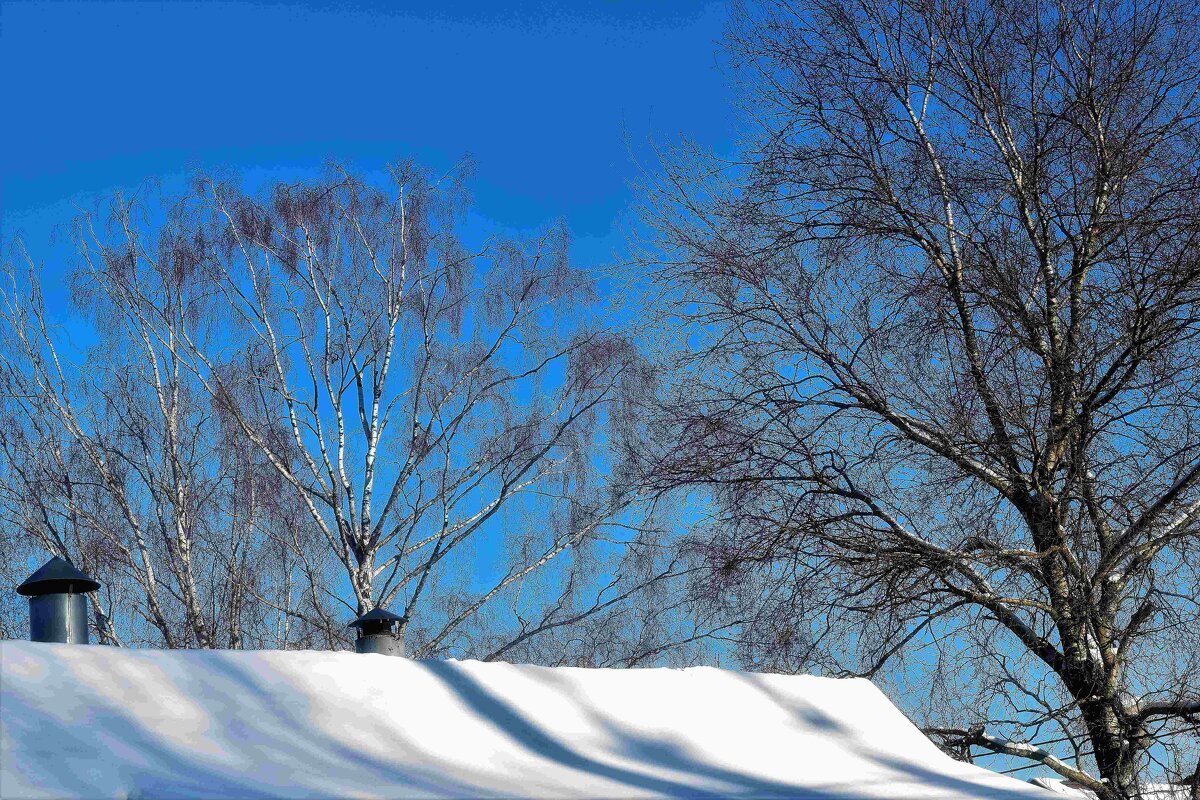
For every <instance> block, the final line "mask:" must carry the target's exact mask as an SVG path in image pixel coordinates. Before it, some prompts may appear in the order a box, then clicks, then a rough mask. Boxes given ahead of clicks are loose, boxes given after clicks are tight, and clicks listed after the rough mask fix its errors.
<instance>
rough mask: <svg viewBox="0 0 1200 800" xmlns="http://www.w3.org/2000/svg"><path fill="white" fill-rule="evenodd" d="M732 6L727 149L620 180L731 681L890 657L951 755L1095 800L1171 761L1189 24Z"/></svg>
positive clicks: (682, 154) (1192, 613)
mask: <svg viewBox="0 0 1200 800" xmlns="http://www.w3.org/2000/svg"><path fill="white" fill-rule="evenodd" d="M735 17H736V20H735V23H734V26H733V29H732V33H731V36H730V40H731V47H730V52H731V54H732V58H733V60H734V61H735V62H736V64H737V66H738V67H739V70H738V72H737V75H738V77H739V79H740V80H741V82H742V83H741V85H742V88H743V89H744V101H745V104H744V111H745V115H744V118H745V119H746V122H747V125H746V130H747V138H746V141H745V142H744V146H743V147H742V148H741V150H740V153H739V155H738V157H737V159H736V160H732V161H731V160H722V159H718V158H716V157H714V156H711V155H709V154H707V153H705V152H702V151H701V150H700V149H699V148H696V147H693V146H691V145H688V144H686V143H685V144H683V145H681V146H679V147H678V148H675V149H674V150H673V151H672V152H669V153H667V154H665V158H664V173H663V176H662V178H661V179H660V180H658V181H652V182H651V184H650V185H649V187H648V189H647V193H646V198H647V202H646V220H647V221H648V223H649V225H650V227H651V228H652V229H653V236H652V237H651V240H650V241H649V242H648V245H649V246H650V247H649V249H647V250H646V258H647V259H648V260H649V261H651V262H652V264H653V265H654V267H655V269H656V272H655V274H656V276H657V279H658V281H659V282H660V286H661V287H663V288H665V289H666V290H667V291H668V292H669V293H672V294H671V296H673V297H674V298H675V299H676V300H678V303H677V305H676V306H675V313H676V314H677V315H678V316H680V317H682V318H683V320H684V321H685V322H686V323H689V324H690V327H688V328H687V330H688V332H689V334H690V335H692V336H693V337H694V340H693V341H695V342H698V343H699V346H698V347H696V348H692V349H689V352H687V353H686V354H685V355H684V356H683V357H681V358H680V361H679V364H678V368H679V372H678V375H679V378H678V388H677V389H676V390H675V391H674V392H673V393H672V392H667V393H665V395H664V399H663V401H662V405H661V408H660V411H659V413H660V415H661V416H660V417H659V418H658V423H657V428H658V429H659V430H661V431H662V432H663V436H662V439H661V441H662V442H663V443H664V445H663V446H662V447H661V448H660V449H659V450H658V452H657V453H655V454H654V456H655V457H653V458H651V457H648V456H647V457H646V458H645V460H644V468H645V474H646V475H647V476H648V478H649V479H651V480H652V481H654V482H655V483H656V484H657V485H658V486H659V487H660V488H661V489H664V490H666V489H671V488H673V487H679V486H686V487H699V486H707V487H710V488H711V489H712V491H713V492H714V494H715V496H716V497H717V498H718V500H719V501H720V504H721V506H720V507H721V512H722V513H721V515H720V523H719V524H714V525H712V526H710V527H711V530H709V531H708V533H707V534H706V535H704V536H702V537H699V536H698V537H696V540H695V542H694V547H693V552H694V553H696V554H698V555H699V556H701V557H703V558H704V559H705V561H706V562H707V563H708V564H709V566H710V569H709V571H708V575H709V579H708V580H707V581H706V582H705V583H704V584H702V585H698V586H697V591H698V592H707V593H708V595H707V597H706V600H705V602H706V603H707V605H708V606H709V607H714V605H715V604H717V603H724V604H727V606H728V610H729V612H730V613H733V612H736V613H737V614H739V615H740V618H742V619H744V620H746V622H745V624H744V625H742V626H741V628H740V641H741V646H742V650H743V653H744V656H745V657H746V658H747V659H748V660H749V661H750V662H751V663H756V664H765V665H768V666H774V667H778V668H791V669H799V668H805V667H812V666H814V665H815V666H822V667H824V668H826V669H829V670H831V671H837V672H853V673H857V674H880V675H882V674H885V673H883V672H880V671H881V670H884V671H886V670H887V669H888V668H889V665H890V664H893V663H894V662H896V661H897V659H908V660H907V661H905V662H904V664H903V666H901V667H899V668H897V669H895V670H893V673H892V674H894V675H902V676H909V677H912V676H914V675H915V676H917V678H916V679H915V680H916V681H917V682H918V683H920V684H923V685H925V686H927V687H929V690H930V691H931V692H932V693H936V692H937V691H938V690H939V687H940V688H941V689H942V691H943V693H944V694H953V695H957V696H959V697H961V698H962V700H963V702H961V703H959V704H957V707H949V708H945V709H943V711H944V712H945V713H946V714H947V715H949V717H950V718H944V719H942V720H941V721H940V724H941V725H942V727H943V728H954V729H958V735H957V737H955V736H954V735H953V731H950V732H946V731H944V733H947V736H946V738H947V739H948V740H953V739H956V740H957V743H958V744H959V745H964V744H965V745H966V746H967V747H968V748H969V747H972V746H974V747H975V748H976V750H975V751H973V752H978V748H980V747H982V748H986V749H992V750H997V751H1003V752H1009V753H1013V754H1016V755H1025V756H1028V755H1031V754H1032V755H1034V756H1036V757H1037V758H1039V759H1041V760H1043V761H1044V762H1045V763H1047V764H1049V765H1050V766H1052V767H1054V768H1055V769H1057V770H1058V771H1060V772H1062V773H1063V774H1065V775H1070V776H1072V777H1074V778H1077V779H1078V780H1081V781H1083V782H1084V783H1086V784H1087V785H1089V786H1090V787H1091V788H1093V789H1095V790H1096V791H1098V792H1099V793H1100V794H1101V796H1103V797H1105V798H1118V797H1131V796H1134V794H1135V791H1136V786H1137V784H1138V781H1139V780H1140V779H1142V778H1143V777H1144V776H1148V775H1162V774H1163V773H1164V770H1165V771H1166V773H1167V774H1168V775H1169V776H1170V775H1174V776H1175V777H1177V778H1182V777H1186V776H1188V775H1192V774H1194V771H1195V768H1196V758H1197V756H1200V751H1198V749H1197V745H1196V730H1197V723H1198V722H1200V682H1198V676H1200V617H1198V613H1197V612H1198V611H1200V609H1198V608H1197V594H1198V592H1197V587H1198V585H1200V573H1198V571H1197V567H1198V566H1200V547H1198V545H1200V413H1198V403H1200V383H1198V380H1200V345H1198V342H1197V339H1198V337H1200V246H1198V244H1200V242H1198V237H1200V137H1198V129H1197V122H1198V121H1200V119H1198V113H1200V102H1198V100H1200V96H1198V93H1200V60H1198V56H1197V54H1198V52H1200V42H1198V41H1197V35H1198V34H1197V31H1198V30H1200V19H1198V15H1197V12H1196V8H1195V6H1194V4H1192V3H1188V2H1178V3H1177V2H1173V1H1172V0H1151V2H1147V3H1127V2H1117V1H1116V0H1112V1H1111V2H1110V1H1109V0H1101V1H1100V2H1091V3H1082V2H1081V3H1073V2H1058V3H1053V2H1051V3H1030V2H1009V1H1008V0H1001V1H1000V2H983V1H982V0H980V1H979V2H975V0H952V1H951V2H932V1H931V2H923V0H916V1H915V2H905V1H903V0H853V1H852V2H849V3H846V2H842V1H841V0H805V2H800V3H783V2H778V3H775V2H769V3H766V4H763V5H756V6H753V7H750V8H742V9H739V10H738V11H737V12H736V14H735ZM968 688H969V693H966V694H964V692H968ZM947 689H951V691H946V690H947ZM976 725H979V726H983V727H972V726H976ZM1022 740H1023V741H1022ZM1028 742H1032V743H1033V744H1045V745H1046V747H1045V748H1040V749H1038V748H1031V747H1029V746H1028V744H1026V743H1028ZM1035 751H1036V752H1035ZM1155 762H1159V763H1157V764H1156V763H1155ZM1193 780H1200V779H1193Z"/></svg>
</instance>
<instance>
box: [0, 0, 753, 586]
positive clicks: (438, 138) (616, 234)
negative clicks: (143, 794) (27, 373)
mask: <svg viewBox="0 0 1200 800" xmlns="http://www.w3.org/2000/svg"><path fill="white" fill-rule="evenodd" d="M0 15H2V16H0V74H2V75H3V76H4V80H3V87H4V93H5V103H4V108H5V111H6V112H7V113H6V119H5V124H4V125H3V126H0V139H2V142H0V192H2V194H0V202H2V215H0V218H2V221H3V229H2V231H0V234H2V237H3V240H4V244H5V246H7V245H8V244H9V243H11V241H12V240H14V239H15V238H16V237H18V236H20V237H21V238H23V239H24V241H25V243H26V244H27V246H28V249H29V251H30V252H31V254H32V255H33V257H34V259H35V260H36V261H38V262H40V263H41V264H42V265H43V267H44V273H43V278H44V281H43V282H44V285H45V288H46V291H47V301H48V304H49V306H50V311H51V314H52V315H55V316H58V317H59V318H60V319H61V320H62V321H63V322H64V323H65V327H66V329H67V330H68V331H69V332H70V333H71V337H72V339H73V340H74V341H75V343H76V344H78V343H81V342H82V343H85V344H86V342H87V341H88V339H89V336H88V328H87V326H86V325H85V324H83V323H82V321H80V320H79V319H77V318H72V315H71V312H70V309H69V307H68V303H67V300H68V298H67V292H66V282H65V281H63V280H61V279H60V278H61V277H62V276H64V275H65V274H66V273H67V272H68V270H69V268H70V266H71V262H72V259H71V252H70V247H69V244H68V243H67V242H66V241H64V239H63V237H58V240H57V241H54V242H52V241H51V239H52V235H53V231H54V228H55V226H57V225H60V224H65V223H68V222H69V221H70V220H71V218H72V217H74V216H75V215H76V214H77V213H78V212H79V211H80V210H84V209H89V208H92V207H94V206H95V205H96V204H97V203H100V202H102V201H103V200H105V199H106V198H108V197H109V196H111V194H112V193H113V192H114V191H116V190H118V189H120V190H125V191H129V190H132V189H135V188H137V187H138V186H140V185H143V184H144V182H145V181H147V180H148V179H151V178H156V177H157V178H161V179H163V182H164V184H165V188H167V189H168V190H170V189H173V188H179V189H181V188H183V186H184V184H185V180H186V177H187V176H188V175H189V174H190V173H192V172H194V171H195V170H197V169H203V170H214V169H219V170H233V171H236V172H239V173H241V174H242V176H243V177H244V179H245V181H246V182H247V183H248V184H250V185H251V186H253V185H255V184H258V183H261V182H263V181H267V180H272V179H282V180H294V179H298V178H302V177H305V176H306V175H311V174H313V173H315V172H317V171H318V170H319V169H320V168H321V167H322V165H323V164H324V163H325V162H326V161H327V160H329V159H336V160H339V161H343V162H346V163H348V164H350V165H351V166H353V167H356V168H358V169H360V170H363V171H367V172H370V171H374V170H377V169H378V168H380V167H381V166H382V165H383V164H384V163H385V162H387V161H389V160H394V159H397V158H406V157H411V158H414V159H416V160H417V161H419V162H421V163H423V164H425V165H428V166H430V167H433V168H448V167H450V166H452V165H453V164H455V163H456V162H457V161H458V160H459V159H461V158H463V157H464V156H470V157H471V158H472V159H473V161H474V162H475V165H476V169H475V178H474V180H473V181H472V182H471V187H472V189H473V192H474V195H475V200H476V204H475V211H476V216H475V217H474V219H473V222H474V224H475V225H476V227H477V228H480V229H483V230H484V232H486V231H487V230H488V229H494V228H502V229H508V230H513V231H520V230H525V229H530V228H536V227H539V226H542V225H544V224H547V223H550V222H552V221H554V220H556V219H558V218H564V219H565V220H566V222H567V224H568V226H569V228H570V229H571V231H572V233H573V234H574V236H575V244H574V255H575V257H576V261H577V263H579V264H581V265H597V266H599V265H603V264H604V263H605V262H609V261H611V260H612V259H613V258H614V256H619V254H620V251H621V250H622V248H623V246H624V240H623V235H622V230H621V225H622V220H623V218H624V217H625V215H626V211H627V207H628V205H629V204H630V202H631V201H632V199H633V192H632V190H631V188H630V185H629V184H630V181H631V180H632V179H633V178H635V177H636V176H637V174H638V171H639V166H638V165H637V163H636V159H637V158H639V157H641V158H644V157H646V156H648V155H650V153H649V151H648V143H649V142H650V141H651V140H652V139H654V140H659V141H664V142H666V141H671V140H674V139H676V138H677V137H678V136H679V135H681V134H687V135H688V136H691V137H693V138H695V139H696V140H698V141H700V142H703V143H707V144H710V145H712V146H714V147H718V148H722V147H726V146H728V144H729V143H730V141H731V139H732V130H733V120H734V109H733V104H732V101H733V93H732V91H731V90H730V88H729V87H728V85H727V79H726V76H725V75H724V74H723V73H722V71H721V69H720V68H719V66H718V65H719V60H718V59H719V56H718V40H719V39H720V37H721V35H722V31H723V27H724V25H725V20H726V8H725V6H724V4H723V3H703V2H624V1H623V0H609V1H604V0H589V1H588V2H578V3H570V4H554V3H536V2H531V3H511V4H502V3H498V2H493V3H488V2H469V3H468V2H464V3H456V4H448V3H441V4H439V3H428V4H417V3H400V2H394V3H390V2H367V1H365V0H364V1H362V2H344V3H332V2H317V3H310V4H307V5H301V4H278V3H275V4H273V3H265V2H240V3H229V2H214V3H204V4H194V3H152V2H138V3H99V2H69V3H63V2H53V3H44V2H10V1H9V0H0ZM34 566H36V565H34Z"/></svg>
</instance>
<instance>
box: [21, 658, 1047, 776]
mask: <svg viewBox="0 0 1200 800" xmlns="http://www.w3.org/2000/svg"><path fill="white" fill-rule="evenodd" d="M0 796H3V797H4V798H17V797H55V798H59V797H87V798H95V797H120V798H134V797H145V798H148V797H154V798H214V797H219V798H231V797H236V798H258V797H321V798H327V797H514V796H516V797H545V798H551V797H553V798H566V797H572V798H577V797H589V798H601V797H604V798H633V797H638V798H641V797H705V798H713V797H722V798H724V797H794V798H811V799H812V800H848V799H849V798H874V797H886V798H912V799H913V800H917V798H920V799H921V800H937V799H938V798H967V797H971V798H989V799H990V800H1025V799H1026V798H1037V797H1041V798H1053V797H1055V796H1056V795H1054V794H1052V793H1049V792H1047V791H1046V790H1043V789H1038V788H1036V787H1033V786H1031V785H1029V784H1027V783H1023V782H1021V781H1018V780H1015V779H1011V778H1007V777H1004V776H1002V775H998V774H995V773H992V772H989V771H987V770H984V769H982V768H979V767H975V766H971V765H969V764H963V763H959V762H957V761H954V760H952V759H950V758H949V757H947V756H946V755H944V754H943V753H941V752H940V751H939V750H938V749H937V748H936V747H935V746H934V745H933V744H932V743H931V742H930V741H929V740H928V739H926V738H925V737H924V736H922V735H921V733H920V732H919V731H918V730H917V729H916V728H915V727H914V726H913V725H912V723H911V722H909V720H908V719H906V718H905V717H904V715H903V714H901V713H900V712H899V711H898V710H897V709H896V708H895V707H894V706H893V705H892V704H891V703H890V702H888V700H887V698H886V697H884V695H883V694H882V693H881V692H880V691H879V690H878V689H876V688H875V687H874V686H873V685H872V684H871V683H870V682H868V681H865V680H833V679H828V678H816V677H808V676H781V675H759V674H750V673H743V672H732V671H727V670H719V669H712V668H693V669H684V670H674V669H631V670H608V669H564V668H556V669H550V668H544V667H534V666H518V665H512V664H502V663H481V662H476V661H412V660H408V659H403V658H394V657H386V656H380V655H357V654H354V653H329V652H313V651H300V652H279V651H260V652H240V651H179V650H174V651H166V650H123V649H117V648H109V647H101V646H81V645H60V644H43V643H31V642H4V643H2V644H0Z"/></svg>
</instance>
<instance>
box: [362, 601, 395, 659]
mask: <svg viewBox="0 0 1200 800" xmlns="http://www.w3.org/2000/svg"><path fill="white" fill-rule="evenodd" d="M403 621H404V617H398V616H396V615H395V614H393V613H392V612H390V611H385V610H384V609H382V608H377V609H375V610H374V611H368V612H367V613H366V614H363V615H362V616H361V617H359V618H358V619H356V620H354V622H351V623H350V627H351V628H358V639H356V640H355V642H354V652H356V653H379V654H380V655H385V656H402V655H404V634H402V633H398V632H397V631H395V630H394V629H393V627H392V626H393V625H395V624H396V623H397V622H403Z"/></svg>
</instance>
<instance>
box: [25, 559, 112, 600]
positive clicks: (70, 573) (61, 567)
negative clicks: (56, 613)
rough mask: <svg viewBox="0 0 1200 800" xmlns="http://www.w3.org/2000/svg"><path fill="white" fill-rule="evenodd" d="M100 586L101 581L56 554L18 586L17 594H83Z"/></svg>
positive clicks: (30, 595) (36, 595)
mask: <svg viewBox="0 0 1200 800" xmlns="http://www.w3.org/2000/svg"><path fill="white" fill-rule="evenodd" d="M99 588H100V583H99V582H98V581H94V580H92V579H91V578H89V577H88V576H87V575H84V574H83V573H82V572H80V571H79V570H77V569H75V568H74V567H72V566H71V565H70V564H68V563H67V562H66V561H65V560H63V559H61V558H59V557H58V556H55V557H54V558H52V559H50V560H49V561H47V562H46V563H45V564H43V565H42V568H41V569H39V570H38V571H37V572H35V573H33V574H32V575H30V576H29V577H28V578H26V579H25V582H24V583H22V584H21V585H20V586H18V587H17V594H22V595H25V596H26V597H38V596H39V595H43V594H62V593H65V592H71V593H72V594H82V593H83V592H94V591H96V590H97V589H99Z"/></svg>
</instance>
